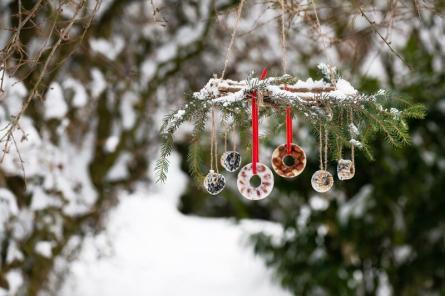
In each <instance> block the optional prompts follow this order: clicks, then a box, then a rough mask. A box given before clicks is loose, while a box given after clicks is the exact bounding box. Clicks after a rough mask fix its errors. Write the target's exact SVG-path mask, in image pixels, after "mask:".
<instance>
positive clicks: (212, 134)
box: [210, 106, 215, 171]
mask: <svg viewBox="0 0 445 296" xmlns="http://www.w3.org/2000/svg"><path fill="white" fill-rule="evenodd" d="M214 132H215V109H214V107H213V106H212V127H211V133H210V170H211V171H213V142H214Z"/></svg>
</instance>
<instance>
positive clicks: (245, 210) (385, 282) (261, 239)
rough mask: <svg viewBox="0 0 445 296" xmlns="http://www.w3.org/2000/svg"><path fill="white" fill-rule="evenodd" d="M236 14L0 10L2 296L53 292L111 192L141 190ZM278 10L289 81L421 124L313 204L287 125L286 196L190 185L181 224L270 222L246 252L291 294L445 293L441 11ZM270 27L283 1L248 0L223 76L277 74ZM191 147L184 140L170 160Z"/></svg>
mask: <svg viewBox="0 0 445 296" xmlns="http://www.w3.org/2000/svg"><path fill="white" fill-rule="evenodd" d="M238 2H239V1H236V0H233V1H229V0H221V1H219V0H218V1H217V0H214V1H213V0H187V1H171V0H164V1H123V0H110V1H103V2H102V1H100V0H89V1H86V0H85V1H83V0H72V1H41V0H21V1H15V0H12V1H11V0H7V1H2V2H1V3H0V28H1V31H0V48H1V49H2V50H1V54H0V74H1V75H0V77H1V78H2V80H1V84H0V123H1V140H2V143H1V144H2V148H3V152H2V159H3V160H2V163H1V165H0V186H1V188H0V201H1V203H0V213H1V216H0V287H2V288H3V289H5V290H8V288H10V285H11V283H13V282H14V283H15V284H16V283H17V278H19V279H20V280H19V284H18V286H19V290H18V292H17V294H19V295H36V294H37V293H39V292H40V291H43V290H47V291H53V293H55V294H57V292H56V291H57V287H58V285H59V284H60V280H61V279H62V278H63V272H60V270H63V268H62V269H60V267H59V266H60V265H62V266H65V268H67V267H66V266H69V260H72V259H73V258H75V256H76V251H77V250H78V249H79V246H80V245H81V243H82V238H83V237H84V236H85V234H86V233H89V232H91V231H93V232H97V231H100V230H101V228H102V227H103V225H102V221H103V219H104V217H106V214H107V213H108V211H109V210H110V209H111V208H113V207H114V206H115V205H116V204H117V202H118V196H119V193H120V192H122V190H133V189H134V188H135V186H137V184H140V183H142V184H144V185H145V186H146V184H148V183H150V182H151V180H149V179H148V178H147V175H148V174H147V170H148V169H149V167H150V166H151V163H152V161H153V160H154V159H155V158H156V154H157V147H158V145H157V143H158V136H159V135H158V129H159V122H160V120H161V118H162V115H163V114H165V113H166V112H167V111H168V110H170V109H172V108H174V107H176V106H177V105H178V104H180V103H182V102H183V101H182V100H183V99H182V98H183V97H184V95H183V94H184V93H185V92H190V91H196V90H199V89H200V88H201V87H202V86H203V85H204V84H205V83H206V82H207V80H208V79H209V77H211V76H212V75H213V73H220V71H221V70H222V68H223V63H224V58H225V49H226V45H228V41H229V38H230V34H231V31H232V29H233V25H234V21H235V13H234V12H235V10H236V8H237V4H238ZM285 4H286V20H287V21H286V24H285V25H286V29H287V31H288V62H289V72H292V73H293V74H295V75H300V76H301V77H302V78H306V77H308V76H312V77H315V75H316V74H315V66H316V64H318V63H319V62H329V63H332V64H335V65H336V66H337V67H338V68H339V69H340V70H341V71H342V74H343V76H344V77H345V78H347V79H348V80H351V81H352V82H353V84H354V85H355V86H356V87H357V88H358V89H360V90H362V91H369V92H371V91H375V90H378V89H379V88H386V89H390V90H391V91H393V92H394V93H395V94H396V95H397V96H400V97H401V98H403V99H407V100H411V101H413V102H421V103H424V104H426V105H427V107H428V115H427V118H426V120H423V121H411V122H410V128H411V130H412V136H413V145H411V146H407V147H404V148H402V149H394V148H393V147H390V146H389V145H388V144H386V143H385V142H384V141H383V140H381V139H378V138H376V139H375V140H374V142H373V143H372V144H373V145H372V147H373V148H374V154H375V162H371V161H369V160H367V159H365V158H364V157H363V156H362V155H359V157H358V159H357V172H356V176H355V178H354V179H353V180H351V181H349V182H343V183H340V182H336V185H335V190H334V191H332V192H331V193H329V194H326V195H318V194H315V193H314V192H313V191H312V189H311V188H310V172H312V171H315V170H316V168H317V160H316V159H317V151H316V149H315V147H316V146H315V145H316V142H315V141H316V139H314V137H313V136H311V135H309V134H308V131H307V130H306V129H305V126H304V122H298V141H299V143H301V145H302V146H303V147H304V148H305V150H306V151H308V159H309V160H310V162H309V163H308V166H307V168H306V172H305V173H304V174H303V175H301V176H300V177H298V179H297V180H295V181H293V182H287V181H283V180H280V179H277V184H276V189H275V191H274V194H273V196H271V197H270V198H268V199H267V200H264V201H261V202H248V201H246V200H244V199H242V198H241V197H240V196H239V194H238V192H237V191H236V190H235V188H234V187H233V188H229V189H231V190H226V191H225V192H224V194H223V195H222V198H211V197H209V196H208V195H207V194H206V193H204V192H203V191H201V190H198V189H197V187H195V186H194V185H193V184H192V181H190V187H189V190H188V192H186V193H185V194H184V196H183V197H182V199H181V205H180V210H181V211H182V212H183V213H186V214H192V215H201V216H210V217H214V216H224V217H234V218H236V219H242V218H253V219H267V220H271V221H276V222H279V223H281V224H282V225H283V227H284V235H283V237H280V238H275V237H268V236H266V235H263V234H258V235H256V236H255V237H254V238H253V243H254V248H255V250H256V252H257V253H258V254H260V255H261V256H263V257H264V260H265V261H266V262H267V263H268V264H270V266H272V267H273V268H274V269H275V270H276V274H277V278H279V279H280V281H281V283H282V284H283V286H285V287H287V288H288V289H289V290H290V291H292V292H293V293H294V294H295V295H301V294H320V295H324V294H326V295H328V294H334V295H335V294H352V295H356V294H362V295H365V294H376V293H377V292H379V291H380V292H382V291H385V289H386V291H392V292H393V293H394V294H396V295H398V294H402V295H411V294H412V295H418V294H437V295H439V294H441V293H444V289H445V283H444V280H445V270H444V269H445V264H444V263H445V262H444V260H445V254H444V252H445V236H444V217H443V214H442V213H443V211H442V207H441V206H443V204H444V201H443V198H442V195H443V194H442V191H443V189H442V187H443V186H441V185H440V184H441V183H442V182H443V179H444V170H445V156H444V154H443V151H444V140H443V138H442V137H441V135H442V128H441V127H443V126H444V124H443V121H444V114H445V103H444V102H445V101H444V97H445V96H444V95H445V79H444V78H445V77H444V76H445V75H444V71H443V66H444V65H445V45H444V43H443V40H445V23H444V19H443V15H444V12H445V4H444V2H443V1H416V0H413V1H406V2H405V1H403V2H402V1H383V2H382V1H368V2H366V3H360V2H357V1H324V0H323V1H322V0H320V1H296V0H287V1H285ZM280 15H281V9H280V5H279V1H272V0H270V1H248V3H247V4H246V7H245V9H244V12H243V15H242V19H241V22H240V29H239V33H238V36H237V39H236V42H235V45H234V49H233V54H232V58H231V63H230V64H229V68H228V71H227V72H226V76H227V77H228V78H231V79H244V78H246V77H247V75H248V73H249V72H250V71H252V70H255V71H257V72H258V71H260V69H261V68H262V67H267V68H268V69H269V71H270V72H271V73H272V75H273V74H281V73H280V72H281V64H280V63H281V57H282V51H281V45H280V39H279V38H280V37H279V36H280V33H279V29H280V27H281V25H280V23H279V20H280ZM191 77H192V78H193V79H191ZM18 118H19V120H18ZM11 126H12V127H13V129H10V127H11ZM262 128H263V129H264V130H265V129H267V127H266V126H263V127H262ZM264 130H263V131H264ZM8 131H11V132H9V133H8ZM265 133H266V134H265V135H264V137H263V140H262V142H263V144H264V147H263V149H262V151H263V155H262V156H261V158H263V159H267V158H268V155H269V154H270V151H271V149H272V148H273V147H275V146H276V145H277V144H281V142H282V141H283V140H284V130H283V131H282V133H281V134H279V133H276V132H275V131H274V133H272V132H271V131H266V132H265ZM8 135H10V136H9V137H8ZM219 138H220V139H222V136H220V137H219ZM189 140H190V130H188V129H187V127H184V128H183V129H182V130H181V132H180V137H178V138H177V139H176V148H177V150H178V151H179V152H181V154H182V155H183V156H184V159H186V156H187V154H188V153H189V151H188V149H189ZM201 141H202V145H203V146H204V147H208V146H209V145H208V139H201ZM16 148H17V149H16ZM243 152H244V153H245V154H244V156H245V159H248V155H249V150H248V149H247V148H246V149H245V151H243ZM202 157H203V159H204V160H206V159H207V158H208V155H207V151H205V150H204V151H203V155H202ZM330 167H331V168H333V167H334V165H333V163H331V164H330ZM183 169H184V171H188V168H187V164H186V162H185V161H184V162H183ZM229 178H230V177H229ZM233 181H234V179H233V178H232V179H231V180H229V182H228V183H232V184H234V182H233ZM25 185H26V186H25ZM54 271H56V272H54ZM16 285H17V284H16Z"/></svg>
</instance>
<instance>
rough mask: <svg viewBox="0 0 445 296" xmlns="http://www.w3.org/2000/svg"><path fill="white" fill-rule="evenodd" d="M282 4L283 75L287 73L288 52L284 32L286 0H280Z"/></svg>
mask: <svg viewBox="0 0 445 296" xmlns="http://www.w3.org/2000/svg"><path fill="white" fill-rule="evenodd" d="M280 4H281V47H282V49H283V54H282V55H283V58H282V64H283V74H286V73H287V50H286V31H285V30H284V20H285V12H286V9H285V0H280Z"/></svg>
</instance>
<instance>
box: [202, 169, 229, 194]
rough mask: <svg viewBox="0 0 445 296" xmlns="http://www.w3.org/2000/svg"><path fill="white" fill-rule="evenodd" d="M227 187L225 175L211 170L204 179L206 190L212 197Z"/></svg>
mask: <svg viewBox="0 0 445 296" xmlns="http://www.w3.org/2000/svg"><path fill="white" fill-rule="evenodd" d="M224 186H226V179H225V178H224V176H223V175H221V174H218V173H215V171H213V170H210V171H209V173H208V174H207V176H206V177H205V178H204V188H205V189H206V190H207V192H208V193H210V194H211V195H217V194H219V193H220V192H221V191H222V190H223V189H224Z"/></svg>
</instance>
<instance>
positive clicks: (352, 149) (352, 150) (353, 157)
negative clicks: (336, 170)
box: [349, 108, 355, 167]
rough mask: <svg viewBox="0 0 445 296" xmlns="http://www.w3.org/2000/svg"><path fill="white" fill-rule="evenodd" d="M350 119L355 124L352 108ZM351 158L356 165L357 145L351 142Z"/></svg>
mask: <svg viewBox="0 0 445 296" xmlns="http://www.w3.org/2000/svg"><path fill="white" fill-rule="evenodd" d="M349 121H350V124H354V118H353V115H352V108H351V109H349ZM351 158H352V165H353V166H354V167H355V146H354V144H351Z"/></svg>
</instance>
